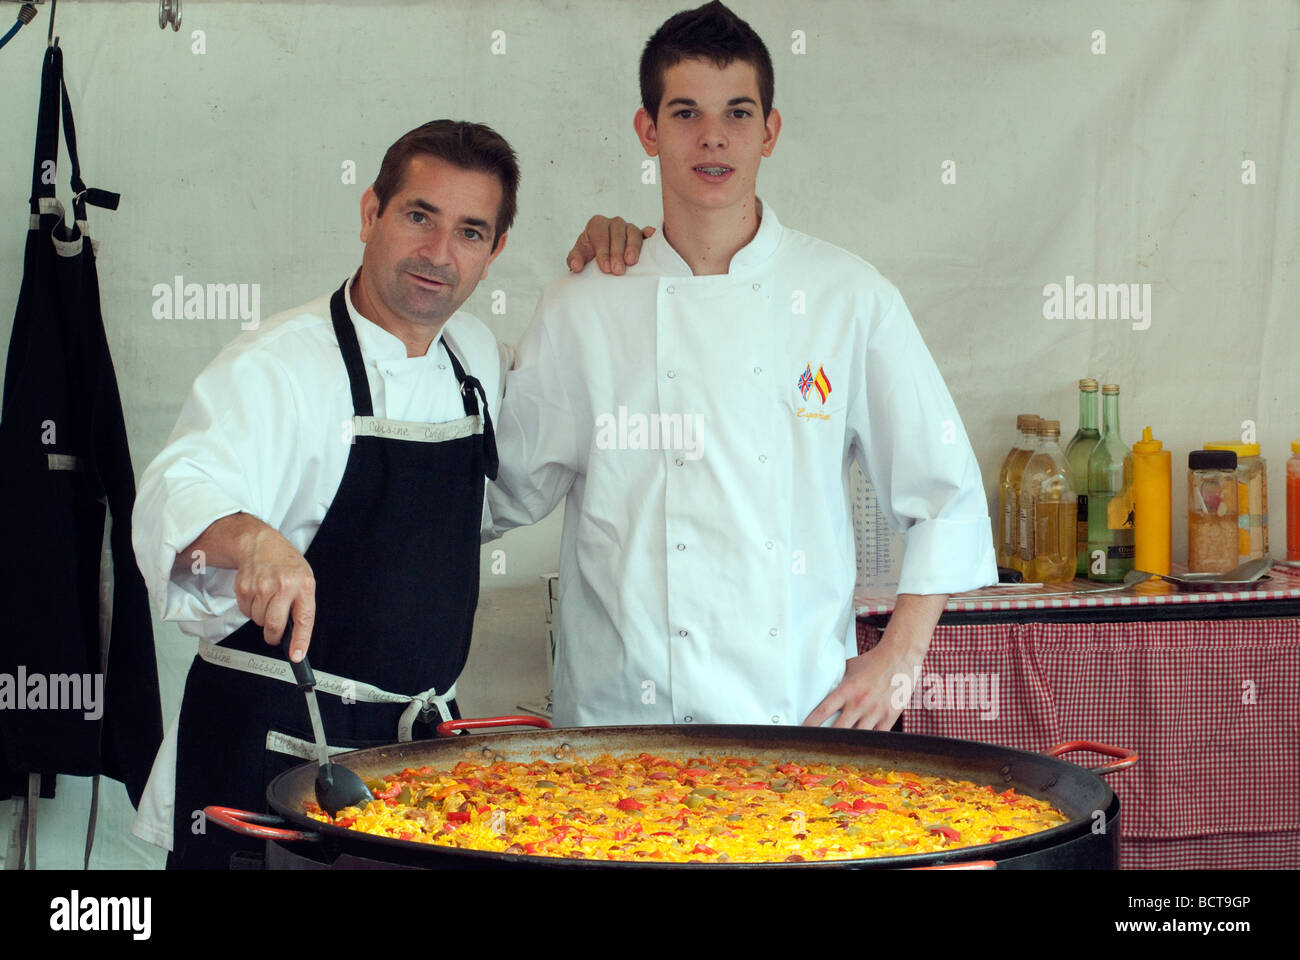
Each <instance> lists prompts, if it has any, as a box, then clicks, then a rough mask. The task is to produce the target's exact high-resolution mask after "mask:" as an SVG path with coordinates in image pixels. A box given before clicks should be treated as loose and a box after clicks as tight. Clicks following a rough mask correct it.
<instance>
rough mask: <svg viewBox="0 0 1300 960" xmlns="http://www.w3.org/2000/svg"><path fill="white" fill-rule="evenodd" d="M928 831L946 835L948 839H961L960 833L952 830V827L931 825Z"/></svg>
mask: <svg viewBox="0 0 1300 960" xmlns="http://www.w3.org/2000/svg"><path fill="white" fill-rule="evenodd" d="M930 832H931V833H938V834H942V835H943V836H945V837H947V838H948V839H949V840H960V839H961V834H960V833H958V832H957V831H956V830H954V829H953V828H952V827H942V826H940V827H931V828H930Z"/></svg>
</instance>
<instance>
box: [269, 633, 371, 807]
mask: <svg viewBox="0 0 1300 960" xmlns="http://www.w3.org/2000/svg"><path fill="white" fill-rule="evenodd" d="M289 664H290V666H292V667H293V676H294V679H295V680H297V681H298V689H299V690H301V691H303V693H304V694H306V697H307V713H308V715H309V716H310V717H311V729H312V733H313V734H314V735H315V737H316V755H317V756H318V757H319V758H320V767H319V769H317V771H316V802H317V803H319V804H320V806H321V809H322V810H324V811H325V812H326V813H328V814H329V815H330V816H331V817H334V816H337V815H338V812H339V811H340V810H342V809H343V808H344V807H362V806H365V805H366V804H367V803H369V802H370V801H372V800H374V799H375V796H374V794H372V793H371V792H370V788H369V787H367V786H366V785H365V782H364V781H363V780H362V779H361V778H360V777H358V776H357V775H356V774H355V773H353V772H352V771H351V770H349V769H348V768H347V767H343V766H339V765H338V764H336V763H330V752H329V747H328V746H327V745H326V743H325V728H324V727H323V726H322V725H321V720H320V704H319V703H318V702H317V701H316V675H315V674H314V673H312V672H311V665H310V664H308V662H307V657H306V655H305V654H304V655H303V658H302V659H301V660H300V661H298V662H297V663H294V662H293V661H292V660H290V661H289Z"/></svg>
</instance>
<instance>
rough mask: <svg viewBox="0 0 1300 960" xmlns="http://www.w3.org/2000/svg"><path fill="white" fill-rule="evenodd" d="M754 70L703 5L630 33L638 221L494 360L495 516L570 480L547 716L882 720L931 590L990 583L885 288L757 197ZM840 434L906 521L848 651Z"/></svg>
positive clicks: (962, 459)
mask: <svg viewBox="0 0 1300 960" xmlns="http://www.w3.org/2000/svg"><path fill="white" fill-rule="evenodd" d="M772 91H773V79H772V66H771V60H770V58H769V56H768V53H767V50H766V48H765V47H764V46H763V43H762V41H761V40H760V39H759V38H758V36H757V35H756V34H755V33H754V32H753V30H752V29H750V27H749V26H748V24H746V23H744V22H743V21H742V20H740V19H739V18H737V17H736V16H735V15H734V14H733V13H732V12H731V11H730V10H728V9H727V8H726V7H725V6H723V5H722V4H721V3H711V4H708V5H707V6H704V7H701V8H699V9H697V10H692V11H687V12H683V13H679V14H677V15H676V16H674V17H672V18H671V19H670V20H668V21H667V22H666V23H665V24H664V25H663V26H662V27H661V28H660V29H659V31H658V32H657V33H655V35H654V36H653V37H651V38H650V41H649V42H648V43H647V44H646V48H645V51H644V53H643V56H642V59H641V93H642V104H643V105H642V108H641V109H639V110H638V111H637V113H636V117H635V120H634V124H635V127H636V132H637V136H638V137H639V138H640V141H641V144H642V146H643V147H644V149H645V151H646V153H647V155H649V156H652V157H658V158H659V165H660V175H661V184H662V197H663V222H662V228H661V229H660V230H659V231H658V233H657V234H656V235H655V236H653V237H652V238H650V239H649V240H647V241H646V243H645V245H644V248H643V249H642V252H641V255H640V260H639V262H638V263H636V264H635V265H634V266H631V267H629V268H628V269H627V271H626V276H625V277H623V278H621V279H620V278H616V277H612V276H607V275H605V274H603V273H597V272H596V271H588V272H587V273H586V274H579V275H572V276H566V277H562V278H561V279H559V280H557V281H555V282H554V283H553V284H551V286H550V287H548V289H547V290H546V292H545V294H544V296H543V298H542V301H541V303H540V304H539V306H538V310H537V313H536V315H535V317H534V319H533V322H532V325H531V327H530V329H529V330H528V332H527V333H526V334H525V336H524V339H523V341H522V342H521V343H520V346H519V350H518V353H517V355H516V359H515V367H514V369H513V370H512V371H511V372H510V374H509V375H508V380H507V390H506V396H505V398H504V401H503V402H504V407H503V409H502V415H501V417H500V418H499V424H498V431H499V434H498V442H499V443H500V445H501V451H502V465H503V468H502V472H501V474H500V475H499V476H498V478H497V481H496V482H495V483H494V484H491V485H489V491H488V498H489V502H490V504H491V507H492V514H493V517H494V521H495V523H496V529H497V530H498V531H500V530H504V529H507V528H509V527H510V526H513V525H517V524H521V523H529V522H534V521H536V520H538V519H540V518H541V517H543V516H545V515H546V514H547V513H549V512H550V510H551V509H552V508H553V507H554V506H555V505H556V504H557V503H558V502H559V501H560V500H561V499H563V498H567V502H566V508H565V516H564V533H563V541H562V546H561V561H560V590H561V599H560V615H559V622H558V648H557V663H556V677H555V712H556V722H557V724H559V725H572V724H601V723H616V724H621V723H670V722H672V723H677V722H680V723H723V722H729V723H764V724H766V723H776V724H780V723H807V724H822V723H825V722H827V721H828V720H830V719H832V718H834V722H835V725H836V726H841V727H861V728H876V729H888V728H889V726H890V725H891V724H892V723H893V722H894V720H895V719H897V717H898V713H899V711H898V710H897V709H896V708H894V707H893V706H892V705H891V703H890V693H891V679H892V678H894V677H895V676H897V675H899V674H903V675H906V676H908V677H909V678H910V677H911V675H912V669H913V667H914V666H915V665H918V664H919V663H920V662H921V661H922V660H923V659H924V656H925V653H926V650H927V649H928V646H929V642H930V638H931V635H932V633H933V629H934V625H935V623H936V621H937V620H938V617H939V614H940V612H941V611H942V609H943V605H944V603H945V601H946V597H947V594H949V593H952V592H958V591H963V590H969V589H973V588H976V587H979V586H983V585H986V584H989V583H995V582H996V581H997V574H996V567H995V562H994V554H993V544H992V540H991V537H990V533H989V529H990V526H989V518H988V511H987V506H986V501H985V497H984V492H983V489H982V487H981V480H980V472H979V467H978V464H977V463H976V460H975V457H974V455H973V453H972V451H971V448H970V444H969V441H968V440H967V438H966V436H965V433H964V431H963V429H962V425H961V419H960V417H959V415H958V413H957V410H956V408H955V407H954V405H953V403H952V400H951V397H950V396H949V394H948V391H947V389H946V387H945V386H944V383H943V379H942V377H941V376H940V374H939V372H938V370H937V369H936V367H935V365H934V362H933V360H932V359H931V358H930V355H929V353H928V352H927V350H926V348H925V344H924V343H923V342H922V340H921V337H920V335H919V333H918V332H917V329H916V326H915V324H914V323H913V321H912V318H911V316H910V314H909V313H908V311H907V307H906V306H905V305H904V303H903V300H902V297H901V296H900V295H899V292H898V290H897V289H896V288H895V287H894V286H893V285H892V284H890V283H889V282H888V281H887V280H885V279H884V278H883V277H882V276H881V275H880V274H879V273H878V272H877V271H876V270H875V269H874V268H873V267H872V266H871V265H870V264H868V263H866V262H864V261H862V260H860V259H858V258H857V257H855V256H853V255H852V254H849V253H846V252H845V251H843V250H840V249H838V248H836V247H833V246H831V245H829V244H826V243H823V242H820V241H818V240H815V239H813V238H811V237H808V236H805V235H804V234H801V233H798V232H796V231H794V230H791V229H789V228H787V227H784V226H782V225H781V223H780V222H779V221H778V219H777V216H776V213H775V211H774V210H773V209H772V208H771V206H769V205H764V204H763V203H762V202H761V200H760V199H759V198H758V197H757V195H756V192H755V183H756V179H757V175H758V170H759V165H760V163H761V160H762V158H764V157H767V156H770V155H771V153H772V151H773V149H774V148H775V146H776V143H777V138H778V136H779V134H780V130H781V118H780V114H779V113H778V112H777V111H776V110H775V109H773V107H772ZM611 317H619V318H621V321H620V322H618V323H613V322H610V318H611ZM851 458H856V459H857V460H858V462H859V463H860V464H861V465H862V467H863V469H864V470H865V471H866V472H867V474H868V475H869V476H870V478H871V480H872V482H873V484H874V485H875V487H876V490H877V492H878V494H879V496H880V499H881V502H882V506H883V508H884V510H885V513H886V516H887V517H888V518H889V520H890V522H891V523H892V524H893V525H894V526H895V527H896V528H898V529H904V530H905V531H906V537H907V552H906V557H905V560H904V565H903V570H902V575H901V584H900V591H901V592H900V596H899V599H898V604H897V608H896V612H895V614H894V615H893V617H892V619H891V621H890V625H889V628H888V629H887V630H886V632H885V635H884V637H883V639H882V641H881V642H880V644H879V645H878V646H877V647H876V648H874V649H873V650H871V651H869V652H867V653H866V654H863V655H861V656H859V655H857V650H856V637H855V621H854V614H853V603H852V597H853V586H854V582H855V572H856V571H855V552H854V542H853V533H852V524H851V512H850V499H849V472H848V471H849V465H850V462H851Z"/></svg>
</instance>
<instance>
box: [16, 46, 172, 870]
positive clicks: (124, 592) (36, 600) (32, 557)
mask: <svg viewBox="0 0 1300 960" xmlns="http://www.w3.org/2000/svg"><path fill="white" fill-rule="evenodd" d="M60 94H62V115H63V127H64V138H65V141H66V143H67V147H68V157H69V160H70V161H71V167H72V177H71V183H72V189H73V191H74V198H73V201H72V209H73V219H74V221H75V225H74V226H73V227H72V229H69V227H68V225H67V224H66V223H65V222H64V211H63V206H62V205H61V204H60V203H59V201H58V200H57V199H56V196H55V177H54V172H55V171H54V166H53V164H54V161H56V160H57V158H58V154H59V114H60ZM117 201H118V196H117V194H113V193H108V192H106V191H103V190H98V189H87V187H86V185H85V183H84V182H83V181H82V179H81V171H80V165H79V162H78V158H77V141H76V132H75V129H74V127H73V121H72V108H71V105H70V104H69V102H68V99H67V89H66V88H65V87H64V86H63V54H62V51H61V50H60V49H59V48H58V47H57V46H55V47H51V48H49V50H48V51H47V52H46V55H45V62H44V68H43V71H42V75H41V99H40V112H39V118H38V122H37V132H36V155H35V162H34V167H33V174H32V194H31V214H30V220H29V230H28V234H27V247H26V254H25V258H24V273H23V282H22V288H21V292H20V293H19V296H18V309H17V312H16V315H15V317H14V326H13V334H12V337H11V339H10V345H9V357H8V361H7V364H6V367H5V382H4V407H3V416H0V504H3V507H2V508H0V673H3V674H7V675H9V676H11V677H14V676H15V675H16V673H17V671H18V669H19V668H21V669H22V670H23V671H24V672H25V674H26V675H27V676H28V677H29V678H30V677H31V676H33V675H42V676H44V677H46V678H49V677H51V676H52V675H58V674H64V675H71V674H76V675H82V676H83V677H84V676H85V675H91V676H92V677H93V675H95V674H102V676H103V680H102V683H103V688H102V700H103V702H101V703H100V704H99V705H98V706H99V707H100V708H101V709H102V711H103V715H102V718H100V719H99V720H98V721H96V720H94V719H87V717H86V716H85V714H86V711H84V710H78V709H67V708H62V709H43V710H32V709H23V710H16V709H0V799H4V798H6V797H8V796H9V795H10V794H11V793H19V792H21V793H24V794H26V793H28V790H29V787H28V783H30V782H32V781H33V780H34V779H35V778H39V776H40V775H44V779H45V785H44V787H45V788H44V789H43V790H42V791H41V795H42V796H47V797H48V796H53V783H54V774H56V773H67V774H75V775H80V776H91V775H94V776H97V775H99V774H101V773H103V774H104V775H107V776H111V777H113V778H115V779H118V780H121V781H122V782H123V783H125V784H126V788H127V792H128V794H129V795H130V797H131V802H132V803H136V804H138V803H139V801H140V797H141V795H142V793H143V791H144V785H145V782H146V781H147V779H148V777H149V770H150V767H151V765H152V762H153V754H154V753H156V752H157V749H158V744H159V743H160V742H161V740H162V708H161V704H160V701H159V697H158V669H157V662H156V660H155V657H154V646H153V626H152V621H151V618H150V614H149V600H148V594H147V593H146V591H145V585H144V580H143V578H142V577H141V575H140V571H139V568H137V567H136V563H135V555H134V553H133V552H132V549H131V510H132V508H133V506H134V503H135V473H134V471H133V470H132V467H131V455H130V451H129V449H128V446H127V439H126V425H125V421H124V419H123V416H122V403H121V399H120V397H119V394H118V389H117V379H116V377H115V375H114V372H113V363H112V358H111V357H110V355H109V350H108V342H107V340H106V338H105V335H104V322H103V319H102V317H101V315H100V307H99V279H98V276H97V273H96V268H95V251H94V248H93V246H92V244H91V242H90V238H89V236H87V235H86V229H87V227H86V205H87V204H92V205H95V206H99V207H104V208H107V209H110V210H111V209H116V207H117ZM106 519H107V520H109V521H110V523H111V528H110V532H109V533H108V534H107V536H106V534H105V521H106ZM106 540H107V544H105V541H106ZM106 545H107V546H108V547H109V548H111V561H112V562H111V567H110V565H109V564H108V562H107V560H108V557H107V554H106V553H104V550H103V548H104V547H105V546H106ZM101 563H102V570H103V572H104V574H105V576H101ZM64 689H65V691H67V690H68V688H66V687H65V688H64ZM23 692H26V691H23ZM92 696H93V680H92ZM83 699H84V695H83ZM29 702H30V700H29ZM95 796H96V797H97V796H98V780H96V782H95ZM92 810H93V807H92ZM92 818H93V812H92ZM87 858H89V847H87Z"/></svg>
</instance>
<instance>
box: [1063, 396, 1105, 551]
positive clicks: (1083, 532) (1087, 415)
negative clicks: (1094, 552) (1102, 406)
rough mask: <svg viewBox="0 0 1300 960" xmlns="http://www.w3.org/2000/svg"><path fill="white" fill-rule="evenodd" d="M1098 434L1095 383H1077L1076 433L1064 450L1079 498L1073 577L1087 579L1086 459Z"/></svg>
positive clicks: (1094, 444)
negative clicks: (1077, 413) (1076, 561)
mask: <svg viewBox="0 0 1300 960" xmlns="http://www.w3.org/2000/svg"><path fill="white" fill-rule="evenodd" d="M1100 437H1101V433H1100V432H1099V431H1098V430H1097V381H1096V380H1093V379H1091V378H1089V379H1085V380H1080V381H1079V429H1078V430H1077V431H1075V434H1074V436H1073V437H1071V438H1070V442H1069V444H1068V445H1066V448H1065V459H1066V462H1067V463H1069V465H1070V485H1071V486H1073V487H1074V489H1075V491H1076V493H1075V496H1076V497H1077V498H1078V502H1079V510H1078V525H1079V529H1078V533H1077V535H1076V537H1075V541H1076V542H1077V543H1078V545H1079V549H1078V551H1077V552H1078V563H1077V564H1076V565H1075V568H1074V575H1075V576H1076V577H1086V576H1087V575H1088V457H1090V456H1091V455H1092V451H1093V450H1095V449H1096V448H1097V440H1098V439H1099V438H1100Z"/></svg>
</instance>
